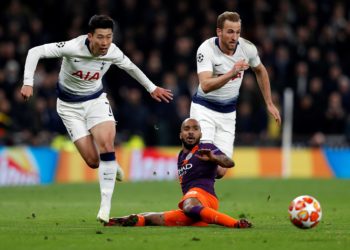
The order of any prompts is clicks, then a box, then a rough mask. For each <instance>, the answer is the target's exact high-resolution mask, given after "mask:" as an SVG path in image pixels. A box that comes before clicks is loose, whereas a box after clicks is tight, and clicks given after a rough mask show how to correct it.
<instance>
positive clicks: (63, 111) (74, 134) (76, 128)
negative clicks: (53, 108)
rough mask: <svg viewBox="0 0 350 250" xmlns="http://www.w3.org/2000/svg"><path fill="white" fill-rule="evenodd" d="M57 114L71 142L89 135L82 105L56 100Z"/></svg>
mask: <svg viewBox="0 0 350 250" xmlns="http://www.w3.org/2000/svg"><path fill="white" fill-rule="evenodd" d="M57 113H58V115H59V116H60V117H61V119H62V121H63V124H64V125H65V127H66V129H67V132H68V134H69V136H70V138H71V140H72V141H73V142H75V141H77V140H78V139H80V138H83V137H85V136H88V135H90V132H89V129H88V127H87V124H86V121H85V112H84V106H83V104H82V103H68V102H64V101H61V100H60V99H57Z"/></svg>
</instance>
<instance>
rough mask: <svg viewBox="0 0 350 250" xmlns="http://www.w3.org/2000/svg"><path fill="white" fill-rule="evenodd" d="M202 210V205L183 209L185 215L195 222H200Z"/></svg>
mask: <svg viewBox="0 0 350 250" xmlns="http://www.w3.org/2000/svg"><path fill="white" fill-rule="evenodd" d="M202 209H203V206H201V205H187V206H184V207H183V211H184V213H185V215H186V216H188V217H190V218H192V219H194V220H200V218H201V211H202Z"/></svg>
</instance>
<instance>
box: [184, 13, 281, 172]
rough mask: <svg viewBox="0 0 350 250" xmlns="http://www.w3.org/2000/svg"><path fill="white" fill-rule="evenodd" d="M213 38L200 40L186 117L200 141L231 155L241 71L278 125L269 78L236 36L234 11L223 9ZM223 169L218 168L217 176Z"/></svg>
mask: <svg viewBox="0 0 350 250" xmlns="http://www.w3.org/2000/svg"><path fill="white" fill-rule="evenodd" d="M216 34H217V37H212V38H209V39H208V40H206V41H204V42H203V43H202V44H201V46H200V47H199V48H198V51H197V73H198V78H199V86H198V90H197V92H196V93H195V95H194V96H193V98H192V103H191V109H190V117H193V118H195V119H197V120H198V121H199V123H200V125H201V128H202V133H203V136H202V140H203V141H209V142H212V143H214V144H215V145H216V146H217V147H218V148H219V149H220V150H221V151H222V152H224V153H225V154H226V155H227V156H228V157H232V154H233V142H234V138H235V125H236V104H237V99H238V95H239V89H240V86H241V83H242V79H243V75H244V71H245V70H247V69H248V68H249V67H250V68H251V69H252V70H253V71H254V73H255V75H256V78H257V81H258V84H259V87H260V90H261V93H262V95H263V97H264V100H265V104H266V106H267V110H268V111H269V112H270V114H271V115H272V116H273V117H274V119H275V120H276V122H277V123H278V124H279V125H280V124H281V117H280V114H279V111H278V109H277V108H276V107H275V105H274V104H273V102H272V99H271V89H270V81H269V77H268V74H267V71H266V68H265V66H264V65H263V64H262V63H261V61H260V58H259V55H258V52H257V49H256V47H255V45H254V44H252V43H251V42H250V41H248V40H246V39H244V38H242V37H240V34H241V19H240V16H239V14H238V13H236V12H227V11H226V12H224V13H222V14H221V15H219V16H218V18H217V28H216ZM226 171H227V169H226V168H221V167H219V168H218V176H217V178H221V177H223V176H224V175H225V173H226Z"/></svg>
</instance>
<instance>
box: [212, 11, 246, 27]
mask: <svg viewBox="0 0 350 250" xmlns="http://www.w3.org/2000/svg"><path fill="white" fill-rule="evenodd" d="M226 20H229V21H231V22H241V17H240V16H239V14H238V13H237V12H231V11H225V12H224V13H222V14H220V15H219V16H218V19H217V22H216V27H217V28H219V29H222V28H223V27H224V22H225V21H226Z"/></svg>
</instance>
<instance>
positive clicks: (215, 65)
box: [214, 63, 222, 67]
mask: <svg viewBox="0 0 350 250" xmlns="http://www.w3.org/2000/svg"><path fill="white" fill-rule="evenodd" d="M221 64H222V63H219V64H214V66H215V67H217V66H220V65H221Z"/></svg>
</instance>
